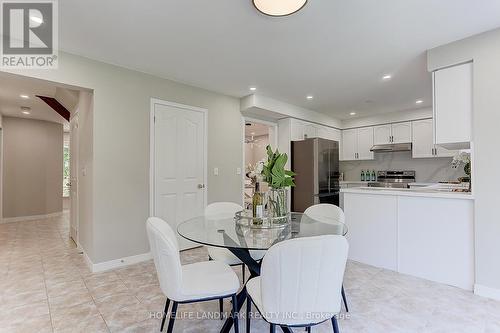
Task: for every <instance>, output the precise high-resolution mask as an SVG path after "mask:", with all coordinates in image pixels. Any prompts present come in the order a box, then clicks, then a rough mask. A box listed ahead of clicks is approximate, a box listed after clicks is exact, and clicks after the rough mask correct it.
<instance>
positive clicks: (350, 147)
mask: <svg viewBox="0 0 500 333" xmlns="http://www.w3.org/2000/svg"><path fill="white" fill-rule="evenodd" d="M357 150H358V130H357V129H350V130H343V131H342V160H343V161H352V160H355V159H356V155H357Z"/></svg>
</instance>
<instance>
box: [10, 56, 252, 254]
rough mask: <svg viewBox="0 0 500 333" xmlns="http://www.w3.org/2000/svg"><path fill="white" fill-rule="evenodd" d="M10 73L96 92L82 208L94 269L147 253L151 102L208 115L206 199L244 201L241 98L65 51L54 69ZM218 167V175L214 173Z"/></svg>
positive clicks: (90, 118)
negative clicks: (184, 106)
mask: <svg viewBox="0 0 500 333" xmlns="http://www.w3.org/2000/svg"><path fill="white" fill-rule="evenodd" d="M11 72H14V73H16V74H20V75H26V76H32V77H37V78H41V79H46V80H51V81H55V82H60V83H65V84H69V85H73V86H77V87H84V88H89V89H92V90H93V93H94V98H93V115H91V116H90V117H89V119H88V122H89V123H92V125H93V128H92V131H91V135H92V136H91V138H90V139H89V140H92V143H93V151H92V152H90V151H89V152H88V157H89V159H88V161H87V177H88V178H89V182H88V183H89V185H93V188H89V189H88V190H89V191H90V193H89V194H88V200H91V203H89V204H88V206H87V208H86V209H85V210H86V214H87V218H88V219H89V222H90V221H91V222H90V223H91V226H92V230H90V231H89V232H90V234H91V237H92V239H91V240H89V244H86V245H85V246H84V249H85V250H86V252H87V254H88V255H89V257H90V259H91V260H92V261H93V262H94V263H100V262H105V261H108V260H112V259H117V258H122V257H127V256H132V255H138V254H142V253H146V252H148V251H149V245H148V241H147V237H146V231H145V227H144V223H145V220H146V218H147V217H148V215H149V112H150V98H151V97H155V98H160V99H164V100H167V101H172V102H176V103H181V104H187V105H192V106H197V107H201V108H206V109H208V151H209V156H208V184H207V191H208V201H209V202H214V201H236V202H241V201H242V198H241V193H242V182H241V175H237V174H236V168H241V167H242V165H241V162H242V160H243V155H242V154H243V152H242V144H241V140H242V137H243V133H242V126H241V113H240V110H239V109H240V103H239V100H238V99H237V98H233V97H229V96H224V95H221V94H217V93H213V92H210V91H207V90H204V89H200V88H195V87H192V86H188V85H184V84H180V83H177V82H173V81H169V80H165V79H161V78H158V77H154V76H151V75H147V74H143V73H139V72H136V71H132V70H127V69H124V68H120V67H117V66H112V65H109V64H104V63H101V62H97V61H93V60H89V59H86V58H83V57H79V56H75V55H71V54H67V53H63V52H61V53H60V54H59V69H57V70H22V71H17V72H16V71H11ZM89 134H90V133H89ZM89 150H90V148H89ZM214 167H218V168H219V176H214V175H213V172H211V171H212V170H213V168H214ZM90 180H91V181H90ZM89 187H90V186H89ZM82 209H84V208H82Z"/></svg>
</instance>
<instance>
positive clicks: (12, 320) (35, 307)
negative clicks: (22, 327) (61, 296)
mask: <svg viewBox="0 0 500 333" xmlns="http://www.w3.org/2000/svg"><path fill="white" fill-rule="evenodd" d="M47 315H49V304H48V302H47V300H43V301H38V302H33V303H31V302H30V303H28V304H26V305H22V306H18V307H8V306H4V305H2V304H0V328H1V327H6V326H8V325H12V324H17V323H19V322H23V321H25V320H28V319H29V318H31V317H40V316H47ZM0 331H1V329H0Z"/></svg>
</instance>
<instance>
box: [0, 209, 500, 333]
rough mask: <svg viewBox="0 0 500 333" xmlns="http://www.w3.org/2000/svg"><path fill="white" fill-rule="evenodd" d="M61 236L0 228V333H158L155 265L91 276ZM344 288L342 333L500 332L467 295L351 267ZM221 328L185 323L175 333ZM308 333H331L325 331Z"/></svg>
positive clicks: (492, 311)
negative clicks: (347, 309) (345, 310)
mask: <svg viewBox="0 0 500 333" xmlns="http://www.w3.org/2000/svg"><path fill="white" fill-rule="evenodd" d="M68 232H69V227H68V216H67V215H64V216H63V217H60V218H52V219H45V220H39V221H30V222H17V223H9V224H0V332H2V333H3V332H23V333H24V332H72V333H75V332H86V333H87V332H157V331H158V328H159V322H160V320H159V318H157V317H159V316H161V311H162V309H163V306H164V296H163V295H162V293H161V291H160V288H159V286H158V280H157V277H156V273H155V268H154V264H153V263H152V262H151V261H148V262H144V263H141V264H137V265H133V266H128V267H125V268H120V269H116V270H113V271H108V272H103V273H97V274H92V273H90V272H89V270H88V269H87V266H86V265H85V263H84V260H83V258H82V255H81V254H80V253H78V251H77V249H76V248H75V246H74V244H73V242H72V241H71V240H70V239H69V237H68ZM206 258H207V255H206V252H205V250H204V249H203V248H198V249H194V250H190V251H186V252H183V253H182V260H183V262H184V263H189V262H195V261H201V260H206ZM236 272H237V273H238V274H239V273H240V270H239V269H236ZM345 287H346V292H347V295H348V299H349V303H350V306H351V312H350V313H349V314H348V315H346V314H345V313H343V315H344V318H343V319H340V320H339V322H340V327H341V332H344V333H354V332H355V333H365V332H366V333H377V332H398V333H399V332H401V333H411V332H415V333H417V332H418V333H421V332H425V333H427V332H428V333H431V332H436V333H437V332H445V333H448V332H449V333H456V332H467V333H475V332H478V333H495V332H500V302H495V301H492V300H488V299H484V298H481V297H477V296H474V295H473V294H471V293H470V292H466V291H462V290H459V289H456V288H452V287H449V286H445V285H441V284H437V283H432V282H429V281H425V280H421V279H417V278H413V277H409V276H405V275H401V274H398V273H394V272H391V271H386V270H382V269H378V268H374V267H370V266H367V265H362V264H359V263H355V262H349V263H348V267H347V271H346V276H345ZM217 309H218V304H217V302H206V303H200V304H195V305H180V306H179V310H180V311H181V312H182V314H183V315H184V316H193V315H194V316H195V317H202V318H203V316H205V315H209V314H213V313H215V314H217ZM226 309H229V304H227V303H226ZM158 312H160V313H158ZM241 324H244V322H243V321H242V322H241ZM252 325H253V327H252V332H267V331H268V326H267V325H266V323H265V322H263V321H262V320H253V321H252ZM220 326H221V321H220V320H216V319H203V320H200V319H196V318H195V319H184V320H178V321H176V325H175V331H176V332H204V333H209V332H218V330H219V329H220ZM240 327H243V326H240ZM296 331H299V332H303V330H296ZM241 332H244V330H243V329H242V330H241ZM313 332H331V326H330V323H325V324H322V325H319V326H317V327H315V328H314V329H313Z"/></svg>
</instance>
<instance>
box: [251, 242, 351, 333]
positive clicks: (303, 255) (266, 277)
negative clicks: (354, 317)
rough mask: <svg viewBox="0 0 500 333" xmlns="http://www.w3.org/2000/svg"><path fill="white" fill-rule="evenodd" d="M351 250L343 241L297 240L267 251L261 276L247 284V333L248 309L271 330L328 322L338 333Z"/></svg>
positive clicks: (306, 326) (281, 243)
mask: <svg viewBox="0 0 500 333" xmlns="http://www.w3.org/2000/svg"><path fill="white" fill-rule="evenodd" d="M348 248H349V245H348V244H347V240H346V239H345V237H344V236H340V235H324V236H316V237H305V238H295V239H291V240H287V241H283V242H280V243H278V244H276V245H274V246H273V247H271V248H270V249H269V250H268V251H267V253H266V255H265V256H264V259H263V260H262V267H261V275H260V276H259V277H255V278H252V279H250V280H248V282H247V284H246V289H247V293H248V296H247V314H246V318H247V320H246V332H247V333H249V332H250V317H251V316H250V312H251V305H252V303H253V304H254V305H255V307H256V308H257V310H258V311H259V312H260V314H261V315H262V317H263V319H265V320H266V321H267V322H268V323H269V324H270V325H271V330H270V332H276V326H286V327H289V328H293V327H305V328H306V329H307V330H308V331H310V328H311V327H312V326H314V325H317V324H320V323H322V322H324V321H327V320H331V322H332V325H333V331H334V332H335V333H338V332H339V328H338V323H337V318H336V317H335V316H336V315H337V314H338V313H339V312H340V308H341V288H342V279H343V277H344V270H345V265H346V261H347V252H348Z"/></svg>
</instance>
